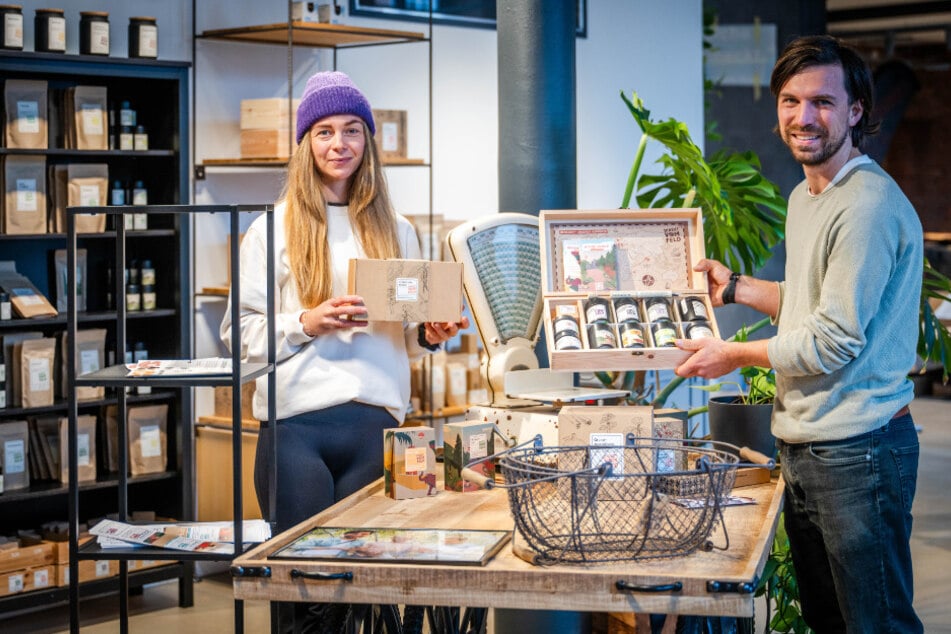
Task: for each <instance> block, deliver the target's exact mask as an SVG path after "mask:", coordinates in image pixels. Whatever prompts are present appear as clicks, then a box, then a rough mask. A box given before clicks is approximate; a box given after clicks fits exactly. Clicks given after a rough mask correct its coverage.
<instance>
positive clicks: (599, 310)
mask: <svg viewBox="0 0 951 634" xmlns="http://www.w3.org/2000/svg"><path fill="white" fill-rule="evenodd" d="M584 314H585V317H586V318H587V320H588V323H589V324H590V323H593V322H595V321H607V318H608V307H607V305H606V304H592V305H591V306H588V309H587V310H586V311H585V313H584Z"/></svg>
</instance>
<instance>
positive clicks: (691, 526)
mask: <svg viewBox="0 0 951 634" xmlns="http://www.w3.org/2000/svg"><path fill="white" fill-rule="evenodd" d="M730 449H732V450H733V451H734V452H735V451H736V447H733V446H732V445H728V444H726V443H718V442H712V441H695V440H689V439H664V440H657V439H653V438H640V439H634V441H633V442H632V443H629V445H628V446H623V447H622V446H602V447H596V446H590V447H588V446H583V447H542V446H541V443H540V439H536V441H535V444H534V446H531V447H528V446H525V445H519V446H517V447H514V448H512V449H509V450H507V451H504V452H501V453H499V454H497V456H496V458H497V460H498V464H499V468H500V471H501V473H502V476H503V479H504V483H502V484H497V485H496V486H499V487H502V488H505V489H507V490H508V496H509V505H510V507H511V511H512V516H513V517H514V519H515V526H516V528H517V530H518V532H519V534H520V535H521V536H522V537H524V539H525V541H526V542H527V544H528V546H529V548H530V549H531V550H532V551H534V553H535V555H534V557H533V559H534V562H535V563H541V564H550V563H582V562H610V561H631V560H637V559H648V558H660V557H676V556H681V555H687V554H689V553H691V552H693V551H695V550H696V549H697V548H700V547H703V548H704V549H706V550H710V549H712V548H714V547H716V548H722V549H726V548H728V547H729V537H728V536H727V535H726V527H725V526H724V527H723V534H724V539H725V541H726V544H725V545H723V546H714V544H713V543H712V542H711V541H710V539H709V537H710V534H711V532H712V531H713V528H714V527H715V525H716V524H717V523H720V524H722V523H723V522H722V519H723V518H722V506H721V503H722V498H723V496H724V495H728V494H729V492H730V490H731V489H732V488H733V483H734V480H735V478H736V468H737V466H738V464H739V458H738V457H737V456H736V455H735V453H732V452H731V451H730ZM744 466H746V465H744ZM749 466H761V465H749Z"/></svg>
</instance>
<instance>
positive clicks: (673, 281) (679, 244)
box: [539, 209, 720, 371]
mask: <svg viewBox="0 0 951 634" xmlns="http://www.w3.org/2000/svg"><path fill="white" fill-rule="evenodd" d="M539 226H540V231H539V240H540V258H541V262H542V292H543V296H544V310H543V318H544V326H545V334H546V336H547V341H548V342H549V344H548V359H549V364H550V366H551V369H552V370H571V371H595V370H652V369H669V368H674V367H677V366H678V365H680V364H681V363H683V362H684V361H685V360H686V359H687V358H688V357H689V356H690V353H688V352H685V351H682V350H680V349H679V348H675V347H660V346H657V345H655V344H654V341H653V339H652V338H651V335H650V330H651V328H650V322H649V320H648V317H647V310H646V306H645V302H647V301H650V300H654V299H655V298H665V299H667V300H668V301H669V303H670V305H671V317H672V318H673V319H672V321H673V328H674V329H675V336H676V338H686V335H685V333H684V328H685V326H687V325H688V324H689V323H690V322H689V321H687V320H686V319H685V317H686V315H684V314H681V311H680V309H679V308H677V307H676V304H677V303H678V302H679V301H680V300H685V299H687V298H697V300H698V301H699V302H700V303H701V304H702V309H703V310H702V311H698V313H700V312H702V313H705V314H706V316H707V319H706V320H705V321H706V322H707V323H708V324H709V329H710V331H712V333H713V335H714V336H716V337H719V336H720V332H719V329H718V328H717V324H716V318H715V317H714V315H713V306H712V304H711V303H710V294H709V287H708V286H707V278H706V275H705V274H704V273H698V272H696V271H694V270H693V267H694V266H695V265H696V263H697V262H698V261H699V260H700V259H702V258H703V257H704V249H703V218H702V216H701V212H700V210H699V209H639V210H634V209H624V210H604V211H581V210H559V211H542V212H541V213H540V214H539ZM591 298H602V299H605V300H608V301H609V303H610V309H609V315H608V320H607V321H608V323H607V325H606V326H602V327H604V328H608V329H609V331H610V332H613V335H614V339H615V342H616V346H617V347H613V348H598V347H597V346H596V344H595V340H594V339H593V338H589V335H588V330H589V329H588V326H589V325H590V324H589V323H588V320H587V319H586V316H585V304H586V302H587V301H588V300H589V299H591ZM624 298H631V299H633V300H634V301H635V302H636V303H637V305H638V307H639V310H640V313H641V320H642V326H643V329H644V339H645V341H644V344H645V345H644V347H642V348H624V347H621V342H622V337H621V336H620V334H619V332H618V324H617V323H616V322H617V320H616V318H615V314H614V308H615V304H616V302H618V300H621V299H624ZM566 312H571V313H574V315H575V316H576V318H577V320H578V326H579V339H580V349H559V343H558V340H557V339H556V337H555V334H556V329H555V328H554V326H553V322H554V320H555V319H556V318H557V317H559V316H560V315H561V314H564V313H566Z"/></svg>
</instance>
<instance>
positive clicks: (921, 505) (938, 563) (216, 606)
mask: <svg viewBox="0 0 951 634" xmlns="http://www.w3.org/2000/svg"><path fill="white" fill-rule="evenodd" d="M949 411H951V401H949V400H938V399H927V398H924V399H918V400H916V401H915V402H914V403H912V412H913V414H914V417H915V422H916V423H918V424H919V425H921V426H922V428H923V429H922V433H921V462H920V465H919V472H918V493H917V496H916V497H915V508H914V514H915V530H914V534H913V537H912V551H913V554H914V558H915V588H916V599H915V605H916V607H917V609H918V614H919V615H920V616H921V619H922V621H924V623H925V631H926V632H928V634H941V633H949V634H951V601H949V600H948V597H949V596H951V415H949ZM177 596H178V595H177V588H176V586H175V585H174V584H173V583H166V584H161V585H157V586H153V587H149V588H146V590H145V592H144V594H143V595H142V596H138V597H133V598H132V599H131V600H130V606H131V611H132V617H131V618H130V621H129V630H130V631H131V632H133V633H136V632H148V633H151V632H177V633H180V634H187V633H190V632H201V633H202V634H217V633H219V632H220V633H226V632H232V631H233V623H234V603H233V601H232V598H231V586H230V583H229V581H228V577H227V576H224V575H214V576H208V577H206V578H204V579H203V580H201V581H200V582H199V583H197V584H195V607H193V608H188V609H181V608H179V607H178V606H177V601H178V599H177ZM117 605H118V603H117V601H116V599H115V598H114V597H111V598H104V599H97V600H92V601H88V602H85V603H83V606H82V615H83V621H82V626H83V627H82V631H83V632H84V633H88V634H107V633H108V634H113V633H114V632H117V631H119V626H118V622H117V621H116V620H115V610H117ZM244 614H245V631H247V632H252V633H258V632H266V631H267V630H268V627H269V626H268V623H269V610H268V608H267V604H266V603H262V602H252V601H249V602H246V603H245V611H244ZM67 619H68V610H67V609H66V608H65V607H62V608H51V609H49V610H44V611H42V612H37V613H33V614H30V615H24V616H20V617H17V618H12V619H0V632H4V633H10V634H12V633H19V632H24V633H31V634H33V633H35V634H42V633H54V632H55V633H59V632H65V631H68V620H67ZM761 627H762V625H759V626H758V627H757V630H758V631H759V630H760V628H761ZM526 634H534V633H526Z"/></svg>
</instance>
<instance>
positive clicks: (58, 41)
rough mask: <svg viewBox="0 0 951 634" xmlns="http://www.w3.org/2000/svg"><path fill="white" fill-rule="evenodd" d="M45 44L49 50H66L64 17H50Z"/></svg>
mask: <svg viewBox="0 0 951 634" xmlns="http://www.w3.org/2000/svg"><path fill="white" fill-rule="evenodd" d="M47 24H48V25H49V30H48V31H47V33H48V34H49V35H48V36H47V45H48V47H49V49H50V50H51V51H65V50H66V18H50V19H49V22H48V23H47Z"/></svg>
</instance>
